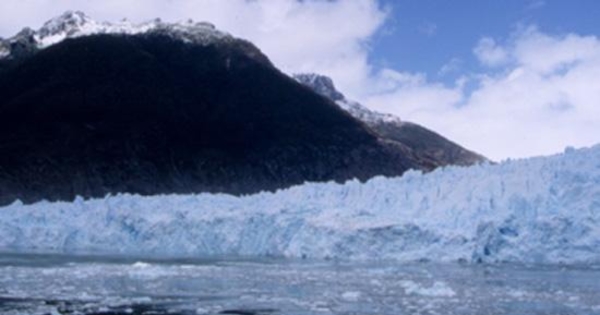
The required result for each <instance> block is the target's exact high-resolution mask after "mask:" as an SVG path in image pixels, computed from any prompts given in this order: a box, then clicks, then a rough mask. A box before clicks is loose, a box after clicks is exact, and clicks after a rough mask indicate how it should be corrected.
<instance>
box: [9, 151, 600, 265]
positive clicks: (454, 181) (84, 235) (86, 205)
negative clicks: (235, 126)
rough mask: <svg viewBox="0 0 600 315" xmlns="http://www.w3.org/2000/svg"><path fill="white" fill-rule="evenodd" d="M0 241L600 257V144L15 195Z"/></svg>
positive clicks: (178, 250) (403, 256) (359, 255)
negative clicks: (146, 187) (221, 184)
mask: <svg viewBox="0 0 600 315" xmlns="http://www.w3.org/2000/svg"><path fill="white" fill-rule="evenodd" d="M0 248H3V249H4V250H8V251H16V252H27V251H32V250H52V251H61V252H78V251H86V252H89V251H95V252H98V253H115V252H116V253H123V254H157V255H176V256H213V255H242V256H283V257H306V258H339V259H352V260H380V259H393V260H398V261H419V260H426V261H442V262H443V261H468V262H504V261H506V262H523V263H568V264H579V263H596V264H597V263H600V146H596V147H593V148H589V149H581V150H567V151H566V152H565V153H564V154H559V155H556V156H551V157H543V158H532V159H527V160H518V161H506V162H503V163H500V164H497V165H491V164H482V165H476V166H473V167H469V168H460V167H447V168H443V169H438V170H436V171H434V172H431V173H428V174H421V173H420V172H415V171H410V172H407V173H406V174H405V175H404V176H402V177H398V178H382V177H378V178H374V179H372V180H370V181H368V182H366V183H360V182H358V181H349V182H347V183H345V184H336V183H320V184H315V183H308V184H304V185H301V186H297V187H293V188H290V189H286V190H281V191H278V192H276V193H259V194H255V195H249V196H244V197H235V196H230V195H224V194H198V195H167V196H151V197H142V196H135V195H117V196H107V197H106V198H104V199H93V200H83V199H81V198H79V199H77V200H75V201H74V202H70V203H67V202H55V203H53V202H40V203H37V204H33V205H23V204H21V203H19V202H16V203H14V204H12V205H10V206H7V207H4V208H0Z"/></svg>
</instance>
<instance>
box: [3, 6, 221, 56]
mask: <svg viewBox="0 0 600 315" xmlns="http://www.w3.org/2000/svg"><path fill="white" fill-rule="evenodd" d="M145 33H160V34H165V33H168V34H169V35H172V36H176V37H177V38H179V39H181V40H183V41H185V42H188V43H196V44H209V43H212V42H214V41H216V40H227V39H233V37H232V36H231V35H229V34H227V33H225V32H222V31H219V30H217V29H216V28H215V26H214V25H212V24H210V23H207V22H194V21H193V20H187V21H183V22H178V23H168V22H163V21H161V20H160V19H154V20H151V21H147V22H144V23H139V24H136V23H133V22H130V21H128V20H122V21H120V22H116V23H110V22H98V21H95V20H94V19H92V18H91V17H89V16H88V15H86V14H85V13H83V12H81V11H67V12H65V13H63V14H62V15H60V16H58V17H55V18H53V19H51V20H49V21H47V22H46V23H44V25H43V26H42V27H41V28H40V29H38V30H32V29H30V28H25V29H23V31H21V32H20V33H19V34H17V35H15V36H14V37H12V38H9V39H7V40H4V41H2V40H0V58H7V57H8V58H10V57H13V58H14V57H19V56H20V54H21V53H22V52H23V50H25V51H28V52H30V51H34V50H38V49H44V48H47V47H49V46H52V45H54V44H57V43H60V42H62V41H63V40H65V39H68V38H76V37H81V36H88V35H95V34H128V35H134V34H145ZM24 43H26V44H27V45H25V47H23V44H24ZM16 46H18V47H16ZM23 48H24V49H23Z"/></svg>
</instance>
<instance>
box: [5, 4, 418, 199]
mask: <svg viewBox="0 0 600 315" xmlns="http://www.w3.org/2000/svg"><path fill="white" fill-rule="evenodd" d="M84 17H85V16H84ZM98 25H101V26H98ZM123 25H126V26H128V27H125V26H123ZM129 26H130V24H127V23H125V22H124V24H122V25H117V26H112V27H109V25H108V24H102V23H96V22H93V21H91V20H90V19H88V18H81V15H80V14H75V15H74V14H73V13H67V14H65V15H63V16H62V17H59V18H57V19H55V20H53V21H50V22H48V23H46V25H44V27H43V28H42V29H40V30H37V31H31V30H27V31H26V32H21V33H20V34H19V35H17V36H16V37H14V38H11V39H8V40H5V41H4V43H5V44H4V46H3V47H5V51H6V47H7V45H6V43H9V45H8V47H9V48H10V53H9V54H8V55H7V56H5V58H3V59H2V63H3V69H4V70H3V72H2V73H1V74H0V95H2V97H1V98H0V203H9V202H12V201H13V200H15V199H21V200H23V201H25V202H33V201H36V200H40V199H49V200H70V199H73V198H74V197H75V196H77V195H81V196H83V197H101V196H104V195H106V194H115V193H123V192H129V193H138V194H144V195H151V194H163V193H193V192H225V193H232V194H247V193H254V192H258V191H261V190H275V189H278V188H284V187H288V186H291V185H296V184H300V183H303V182H305V181H329V180H336V181H344V180H347V179H351V178H358V179H360V180H366V179H369V178H371V177H373V176H376V175H385V176H395V175H400V174H402V173H403V172H404V171H406V170H407V169H411V168H414V169H424V170H428V169H430V168H429V166H428V165H423V164H421V161H419V160H418V159H417V158H415V156H413V154H412V152H411V151H410V150H409V149H407V148H406V147H404V146H402V145H399V144H398V143H394V142H392V141H387V140H385V139H381V138H380V137H378V135H377V134H376V133H374V132H373V131H372V130H371V129H370V128H368V127H367V126H366V125H365V124H364V123H362V122H360V121H358V120H356V119H354V118H353V117H352V116H351V115H349V114H348V113H346V112H345V111H343V110H342V109H340V108H339V107H338V106H337V105H335V104H334V103H333V102H332V101H330V100H329V99H327V98H325V97H322V96H321V95H319V94H316V93H314V92H313V91H312V90H310V89H309V88H307V87H305V86H303V85H301V84H299V83H297V82H296V81H295V80H293V79H292V78H290V77H288V76H286V75H285V74H283V73H281V72H280V71H279V70H277V69H276V68H275V67H274V66H273V65H272V64H271V62H270V61H269V60H268V58H267V57H266V56H265V55H263V54H262V53H261V52H260V50H259V49H257V48H256V47H255V46H254V45H252V44H251V43H249V42H247V41H244V40H241V39H236V38H234V37H232V36H230V35H228V34H225V33H223V32H220V31H217V30H215V29H214V28H213V27H211V26H210V25H209V24H206V23H199V24H197V23H193V22H186V23H183V24H167V23H162V22H160V21H153V22H151V23H149V24H143V25H142V26H139V25H137V26H135V27H129ZM123 30H125V31H123Z"/></svg>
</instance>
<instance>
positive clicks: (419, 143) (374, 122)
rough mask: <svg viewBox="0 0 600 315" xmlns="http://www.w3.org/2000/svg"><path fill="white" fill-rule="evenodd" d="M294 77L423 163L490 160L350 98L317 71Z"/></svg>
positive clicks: (466, 162)
mask: <svg viewBox="0 0 600 315" xmlns="http://www.w3.org/2000/svg"><path fill="white" fill-rule="evenodd" d="M294 78H295V79H296V80H297V81H298V82H300V83H302V84H304V85H306V86H308V87H310V88H311V89H313V90H314V91H315V92H317V93H319V94H321V95H323V96H325V97H327V98H329V99H330V100H332V101H334V102H336V104H337V105H338V106H340V107H341V108H343V109H345V110H346V111H348V112H349V113H350V114H352V116H354V117H355V118H357V119H359V120H361V121H363V122H364V123H365V124H367V125H368V126H369V127H370V128H371V129H372V130H373V131H374V132H375V133H376V134H377V135H378V136H379V137H381V138H382V139H385V140H387V141H391V142H393V143H396V144H397V145H399V146H402V147H404V148H405V149H406V150H408V151H410V152H411V153H412V155H413V157H414V159H416V160H418V161H419V164H420V165H421V166H425V167H428V168H430V169H434V168H437V167H440V166H447V165H462V166H468V165H473V164H476V163H481V162H484V161H487V159H486V158H485V157H483V156H481V155H479V154H477V153H475V152H472V151H469V150H467V149H465V148H463V147H461V146H460V145H458V144H456V143H454V142H452V141H450V140H448V139H446V138H444V137H443V136H441V135H439V134H438V133H436V132H434V131H431V130H429V129H427V128H425V127H422V126H420V125H418V124H415V123H411V122H406V121H403V120H400V118H398V117H395V116H392V115H389V114H382V113H378V112H375V111H372V110H369V109H368V108H366V107H364V106H363V105H361V104H359V103H357V102H353V101H350V100H347V99H346V97H345V96H344V95H343V94H342V93H340V92H339V91H337V90H336V88H335V86H334V84H333V81H332V80H331V79H330V78H328V77H326V76H323V75H318V74H298V75H295V76H294Z"/></svg>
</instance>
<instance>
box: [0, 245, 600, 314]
mask: <svg viewBox="0 0 600 315" xmlns="http://www.w3.org/2000/svg"><path fill="white" fill-rule="evenodd" d="M0 314H15V315H16V314H19V315H22V314H40V315H41V314H52V315H55V314H104V315H109V314H110V315H116V314H241V315H251V314H273V315H277V314H288V315H299V314H365V315H367V314H378V315H381V314H390V315H400V314H586V315H589V314H600V268H596V267H590V266H586V267H572V266H571V267H566V266H552V267H549V266H531V265H498V264H496V265H484V264H458V263H455V264H433V263H412V264H406V263H398V262H391V261H390V262H381V261H379V262H343V261H295V260H280V259H260V260H253V259H228V258H222V259H152V258H139V257H138V258H123V257H113V256H102V257H100V256H70V255H56V254H1V255H0Z"/></svg>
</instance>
